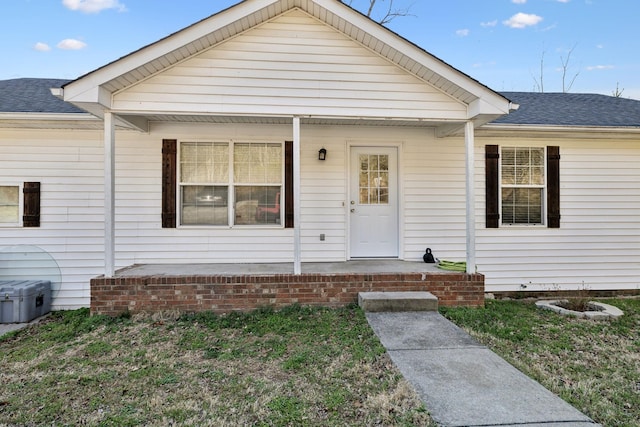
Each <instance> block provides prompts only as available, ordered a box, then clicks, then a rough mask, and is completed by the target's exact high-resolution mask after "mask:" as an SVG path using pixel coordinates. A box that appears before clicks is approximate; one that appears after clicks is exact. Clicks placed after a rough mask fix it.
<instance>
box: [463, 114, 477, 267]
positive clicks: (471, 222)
mask: <svg viewBox="0 0 640 427" xmlns="http://www.w3.org/2000/svg"><path fill="white" fill-rule="evenodd" d="M464 142H465V152H466V181H467V183H466V195H467V209H466V210H467V214H466V216H467V273H468V274H473V273H475V272H476V215H475V205H476V190H475V179H474V157H475V155H474V149H475V148H474V146H475V137H474V129H473V122H472V121H468V122H467V123H466V124H465V128H464Z"/></svg>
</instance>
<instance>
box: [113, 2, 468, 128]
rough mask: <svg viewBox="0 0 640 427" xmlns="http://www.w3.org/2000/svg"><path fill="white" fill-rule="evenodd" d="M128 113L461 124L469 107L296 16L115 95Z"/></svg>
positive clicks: (117, 106) (117, 103) (276, 21)
mask: <svg viewBox="0 0 640 427" xmlns="http://www.w3.org/2000/svg"><path fill="white" fill-rule="evenodd" d="M113 106H114V108H115V109H117V110H130V111H140V110H142V111H173V112H178V111H184V112H215V113H220V114H266V115H293V114H301V115H322V116H351V117H354V116H355V117H368V116H371V117H373V116H375V117H388V116H389V115H390V114H392V115H393V116H394V117H412V118H445V117H447V118H451V117H455V118H458V119H464V117H465V116H466V108H465V106H464V105H462V104H461V103H459V102H456V101H454V100H453V99H452V98H450V97H448V96H447V95H443V94H442V93H441V92H439V91H438V90H437V89H434V88H433V87H431V86H430V85H428V84H426V83H424V82H423V81H421V80H420V79H418V78H416V77H414V76H412V75H410V74H409V73H407V72H406V71H404V70H402V69H400V68H398V67H397V66H396V65H394V64H392V63H390V62H389V61H387V60H386V59H383V58H381V57H379V56H377V55H376V54H374V53H372V52H371V51H370V50H368V49H366V48H364V47H362V46H361V45H359V44H358V43H356V42H354V41H353V40H351V39H350V38H348V37H346V36H344V35H343V34H340V33H338V32H337V31H336V30H334V29H333V28H330V27H328V26H327V25H325V24H322V23H320V22H319V21H317V20H315V19H313V18H311V17H309V16H307V15H305V14H304V13H302V12H300V11H292V12H289V13H287V14H285V15H283V16H280V17H278V18H276V19H274V20H273V21H271V22H267V23H265V24H262V25H260V26H258V27H256V28H254V29H251V30H249V31H248V32H246V33H244V34H242V35H240V36H238V37H235V38H233V39H231V40H228V41H226V42H223V43H221V44H220V45H217V46H214V47H213V48H211V49H209V50H207V51H205V52H203V53H200V54H198V55H197V56H195V57H193V58H191V59H188V60H186V61H184V62H182V63H180V64H178V65H176V66H174V67H172V68H170V69H168V70H165V71H163V72H162V73H160V74H159V75H157V76H154V77H151V78H149V79H147V80H146V81H143V82H142V83H140V84H137V85H135V86H133V87H131V88H128V89H126V90H124V91H123V92H121V93H118V94H116V95H115V97H114V103H113Z"/></svg>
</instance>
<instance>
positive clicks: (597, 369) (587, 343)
mask: <svg viewBox="0 0 640 427" xmlns="http://www.w3.org/2000/svg"><path fill="white" fill-rule="evenodd" d="M603 302H606V303H607V304H611V305H614V306H616V307H618V308H620V309H621V310H623V311H624V313H625V314H624V316H622V317H621V318H620V319H618V320H614V321H593V320H583V319H576V318H571V317H565V316H560V315H558V314H556V313H553V312H551V311H548V310H541V309H538V308H537V307H536V306H535V305H534V304H533V303H527V302H519V301H487V304H486V308H484V309H464V308H443V309H441V312H442V313H443V314H444V315H445V316H446V317H448V318H449V319H450V320H452V321H453V322H454V323H456V324H457V325H459V326H461V327H463V328H464V329H465V330H466V331H467V332H469V333H470V334H471V335H472V336H474V337H475V338H476V339H477V340H478V341H480V342H481V343H483V344H485V345H487V346H488V347H490V348H491V349H492V350H494V351H495V352H496V353H498V354H499V355H500V356H502V357H503V358H505V359H506V360H507V361H509V362H510V363H511V364H513V365H514V366H516V367H517V368H518V369H520V370H521V371H522V372H524V373H526V374H527V375H529V376H530V377H532V378H534V379H535V380H537V381H538V382H540V383H541V384H542V385H544V386H545V387H546V388H548V389H549V390H551V391H553V392H554V393H556V394H558V395H559V396H560V397H562V398H563V399H564V400H566V401H567V402H569V403H570V404H572V405H573V406H575V407H576V408H577V409H578V410H580V411H582V412H583V413H585V414H586V415H588V416H589V417H591V418H592V419H594V420H595V421H596V422H599V423H601V424H602V425H604V426H607V427H608V426H638V425H640V422H639V421H638V420H640V299H616V300H606V301H603Z"/></svg>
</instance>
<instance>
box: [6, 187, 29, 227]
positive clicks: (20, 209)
mask: <svg viewBox="0 0 640 427" xmlns="http://www.w3.org/2000/svg"><path fill="white" fill-rule="evenodd" d="M0 187H18V221H17V222H0V228H19V227H22V226H23V222H22V216H23V215H24V191H23V190H24V183H22V182H0Z"/></svg>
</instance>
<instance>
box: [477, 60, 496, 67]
mask: <svg viewBox="0 0 640 427" xmlns="http://www.w3.org/2000/svg"><path fill="white" fill-rule="evenodd" d="M494 65H496V61H489V62H476V63H475V64H473V65H472V67H473V68H485V67H493V66H494Z"/></svg>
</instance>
